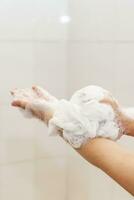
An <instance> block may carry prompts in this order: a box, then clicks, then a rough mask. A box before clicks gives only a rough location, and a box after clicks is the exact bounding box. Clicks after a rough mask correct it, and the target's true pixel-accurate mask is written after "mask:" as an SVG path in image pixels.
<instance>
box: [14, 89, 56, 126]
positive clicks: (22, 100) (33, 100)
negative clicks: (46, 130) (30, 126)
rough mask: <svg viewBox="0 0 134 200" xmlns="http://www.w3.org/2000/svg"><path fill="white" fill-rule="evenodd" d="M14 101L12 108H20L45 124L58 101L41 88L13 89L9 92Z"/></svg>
mask: <svg viewBox="0 0 134 200" xmlns="http://www.w3.org/2000/svg"><path fill="white" fill-rule="evenodd" d="M11 94H12V96H13V97H14V100H13V102H12V106H14V107H18V108H21V109H22V110H24V111H25V110H26V111H28V112H30V113H31V115H32V116H33V117H36V118H38V119H40V120H42V121H44V122H45V123H46V124H48V122H49V120H50V119H51V118H52V116H53V114H54V112H55V106H56V103H57V102H58V100H57V99H56V98H55V97H53V96H52V95H50V94H49V93H48V92H47V91H46V90H44V89H43V88H41V87H36V86H34V87H32V88H31V89H15V90H13V91H11Z"/></svg>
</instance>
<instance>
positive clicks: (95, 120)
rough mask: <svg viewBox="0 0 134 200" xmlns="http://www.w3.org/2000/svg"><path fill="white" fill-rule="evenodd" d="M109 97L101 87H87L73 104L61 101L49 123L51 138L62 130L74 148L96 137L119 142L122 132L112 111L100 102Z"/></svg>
mask: <svg viewBox="0 0 134 200" xmlns="http://www.w3.org/2000/svg"><path fill="white" fill-rule="evenodd" d="M108 95H109V92H108V91H106V90H104V89H103V88H101V87H98V86H88V87H86V88H83V89H81V90H79V91H77V92H76V93H75V94H74V95H73V96H72V98H71V100H70V101H66V100H60V101H59V102H58V103H57V107H56V111H55V114H54V116H53V118H52V119H51V120H50V121H49V132H50V134H51V135H53V134H56V133H57V134H58V130H59V129H62V130H63V137H64V138H65V140H66V141H67V142H68V143H70V144H71V145H72V146H73V147H74V148H79V147H80V146H81V145H82V144H83V143H85V142H86V141H87V140H89V139H93V138H95V137H105V138H110V139H112V140H116V139H118V138H119V135H120V133H121V128H120V127H119V125H118V123H117V122H116V117H115V113H114V111H113V109H112V107H111V106H109V105H106V104H103V103H100V102H99V101H101V100H102V99H103V98H104V97H107V96H108Z"/></svg>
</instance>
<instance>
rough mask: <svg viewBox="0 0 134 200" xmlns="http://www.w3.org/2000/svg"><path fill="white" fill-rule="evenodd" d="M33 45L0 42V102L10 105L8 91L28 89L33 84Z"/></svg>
mask: <svg viewBox="0 0 134 200" xmlns="http://www.w3.org/2000/svg"><path fill="white" fill-rule="evenodd" d="M33 66H34V54H33V44H32V43H30V42H29V43H27V42H23V43H22V42H21V41H20V42H17V41H16V42H4V41H3V42H2V41H1V42H0V71H1V73H0V80H1V85H0V101H1V103H7V102H8V103H10V100H11V97H10V96H11V95H10V91H11V90H12V89H14V88H17V87H18V88H19V87H21V88H25V87H30V86H31V85H32V84H33V83H34V80H33V78H34V76H33Z"/></svg>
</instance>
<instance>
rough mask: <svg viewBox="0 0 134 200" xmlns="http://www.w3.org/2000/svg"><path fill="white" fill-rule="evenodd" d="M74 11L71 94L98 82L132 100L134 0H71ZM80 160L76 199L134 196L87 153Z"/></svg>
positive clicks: (128, 141)
mask: <svg viewBox="0 0 134 200" xmlns="http://www.w3.org/2000/svg"><path fill="white" fill-rule="evenodd" d="M69 11H70V16H71V19H72V20H71V23H70V29H69V38H70V40H69V44H68V46H69V47H68V67H69V81H68V83H69V95H71V94H72V93H73V92H74V91H75V90H76V89H79V88H82V87H84V86H86V85H89V84H96V85H100V86H103V87H104V88H106V89H108V90H110V91H111V92H112V93H113V94H114V96H115V97H116V98H117V99H118V100H119V102H120V103H121V104H122V105H124V106H132V105H133V102H134V95H133V92H132V90H133V86H134V78H133V73H134V23H133V19H134V2H133V1H132V0H112V1H111V0H102V1H99V0H93V1H92V0H90V1H87V0H83V1H81V0H69ZM119 143H121V144H122V145H124V146H125V147H127V148H130V149H133V150H134V139H133V138H128V137H124V138H122V139H121V141H120V142H119ZM76 163H77V164H76V165H75V167H74V164H73V162H70V165H71V166H72V170H73V172H72V171H71V172H72V174H73V176H72V179H71V181H70V184H69V186H70V188H71V192H70V193H71V194H72V193H73V194H74V196H73V198H71V197H70V199H77V200H81V199H86V200H89V199H91V200H98V199H103V200H107V199H110V200H119V199H122V200H131V199H133V197H131V196H130V195H129V194H128V193H127V192H125V191H124V190H123V189H122V188H121V187H120V186H118V185H117V184H116V183H115V182H114V181H112V180H111V179H110V178H109V177H107V176H106V175H104V174H103V173H101V172H100V171H99V170H97V169H95V168H92V167H91V166H87V164H86V163H85V165H84V163H83V161H82V159H80V158H78V159H77V162H76ZM78 166H80V169H79V167H78ZM83 171H84V173H83ZM74 181H75V184H74ZM82 191H83V192H82ZM70 199H69V200H70Z"/></svg>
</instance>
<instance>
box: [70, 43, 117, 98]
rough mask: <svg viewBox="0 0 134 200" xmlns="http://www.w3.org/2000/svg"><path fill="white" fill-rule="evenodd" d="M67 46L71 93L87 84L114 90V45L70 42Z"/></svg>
mask: <svg viewBox="0 0 134 200" xmlns="http://www.w3.org/2000/svg"><path fill="white" fill-rule="evenodd" d="M69 48H70V51H69V59H70V66H69V74H70V76H69V91H70V93H71V94H72V93H73V92H74V91H76V90H77V89H80V88H82V87H85V86H87V85H100V86H102V87H104V88H106V89H108V90H110V91H111V92H114V90H115V85H114V84H113V83H114V79H115V74H116V68H115V63H114V62H115V45H113V44H90V43H87V44H86V43H84V42H82V43H79V44H71V45H70V47H69ZM76 74H77V76H76Z"/></svg>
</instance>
